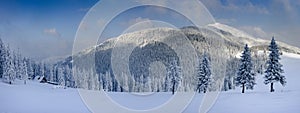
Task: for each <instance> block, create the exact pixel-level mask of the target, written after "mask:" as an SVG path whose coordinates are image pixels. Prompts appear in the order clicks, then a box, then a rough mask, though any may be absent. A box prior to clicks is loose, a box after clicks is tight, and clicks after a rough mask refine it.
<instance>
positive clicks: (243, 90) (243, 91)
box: [242, 84, 245, 93]
mask: <svg viewBox="0 0 300 113" xmlns="http://www.w3.org/2000/svg"><path fill="white" fill-rule="evenodd" d="M242 93H245V84H243V89H242Z"/></svg>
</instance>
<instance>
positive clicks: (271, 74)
mask: <svg viewBox="0 0 300 113" xmlns="http://www.w3.org/2000/svg"><path fill="white" fill-rule="evenodd" d="M269 51H270V54H269V59H268V60H267V69H266V71H265V73H266V75H265V77H264V78H265V81H264V83H265V84H269V83H271V86H270V87H271V90H270V91H271V92H274V91H275V90H274V87H273V84H274V83H275V82H280V83H281V85H283V86H284V85H285V84H286V79H285V76H283V75H282V73H283V72H284V71H283V69H282V65H281V64H280V62H279V60H280V59H281V58H280V53H279V48H278V46H277V44H276V41H275V39H274V37H273V38H272V41H271V43H270V45H269Z"/></svg>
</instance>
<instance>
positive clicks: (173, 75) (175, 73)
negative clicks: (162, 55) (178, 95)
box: [167, 58, 182, 94]
mask: <svg viewBox="0 0 300 113" xmlns="http://www.w3.org/2000/svg"><path fill="white" fill-rule="evenodd" d="M167 74H168V75H167V76H169V78H170V80H171V90H172V94H174V93H175V91H176V90H177V88H178V86H179V84H180V82H181V79H182V77H181V67H179V65H178V63H177V60H176V59H175V58H174V59H172V60H171V63H170V67H169V68H168V72H167Z"/></svg>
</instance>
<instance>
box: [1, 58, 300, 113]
mask: <svg viewBox="0 0 300 113" xmlns="http://www.w3.org/2000/svg"><path fill="white" fill-rule="evenodd" d="M281 62H282V64H283V66H284V67H283V68H284V70H285V73H284V75H285V76H286V78H287V81H288V83H287V85H286V86H285V87H282V86H281V85H279V84H275V92H274V93H270V92H269V85H264V84H263V80H262V75H257V80H256V82H257V86H255V89H254V90H252V91H251V90H246V93H245V94H241V93H240V90H241V89H240V88H236V89H235V90H231V91H227V92H221V94H220V95H219V97H218V99H217V101H216V103H215V104H214V105H213V107H212V108H211V109H210V111H209V113H296V112H299V111H300V108H299V105H300V97H299V95H300V87H299V82H298V81H299V79H300V76H299V75H298V73H299V67H300V56H299V55H295V54H290V53H286V54H285V53H284V54H283V57H282V61H281ZM0 91H1V93H0V105H1V106H0V112H1V113H41V112H42V113H70V112H72V113H89V112H90V111H89V109H88V108H87V107H86V106H85V104H84V103H83V102H82V101H81V98H80V96H79V94H78V92H77V90H76V89H72V88H67V89H63V88H61V87H58V86H54V85H49V84H41V83H37V82H35V81H29V82H28V84H27V85H24V84H23V82H22V81H17V82H16V83H15V84H13V85H9V84H6V83H2V82H0ZM88 92H90V93H93V92H95V91H88ZM185 94H186V93H181V94H180V95H181V96H182V98H181V99H184V98H183V97H184V95H185ZM108 95H110V96H111V98H113V99H116V100H115V101H116V102H118V103H119V104H121V105H123V106H125V107H128V108H134V109H138V110H143V109H149V108H152V107H153V106H157V105H160V104H161V103H163V102H164V101H165V100H166V99H168V98H169V97H171V94H170V93H156V94H155V95H153V96H150V97H149V96H148V97H145V98H142V97H141V96H134V95H130V94H128V93H114V92H111V93H108ZM202 98H203V94H197V95H195V97H194V99H193V101H192V102H191V103H190V105H188V106H187V108H186V109H185V110H184V112H185V113H197V112H198V109H199V106H200V104H201V100H202ZM104 107H106V108H109V107H110V106H99V107H98V108H99V109H100V110H101V109H102V108H104ZM174 107H175V106H174ZM168 112H175V111H172V110H171V111H168ZM103 113H106V111H103Z"/></svg>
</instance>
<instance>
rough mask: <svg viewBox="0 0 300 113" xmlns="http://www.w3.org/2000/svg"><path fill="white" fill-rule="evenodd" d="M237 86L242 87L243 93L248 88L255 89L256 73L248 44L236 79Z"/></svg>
mask: <svg viewBox="0 0 300 113" xmlns="http://www.w3.org/2000/svg"><path fill="white" fill-rule="evenodd" d="M235 83H236V86H241V87H242V93H244V92H245V87H246V88H247V89H253V87H254V85H255V84H256V83H255V74H254V71H253V64H252V60H251V52H250V48H249V47H248V45H247V44H246V46H245V48H244V51H243V53H242V56H241V59H240V65H239V70H238V72H237V76H236V79H235Z"/></svg>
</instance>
